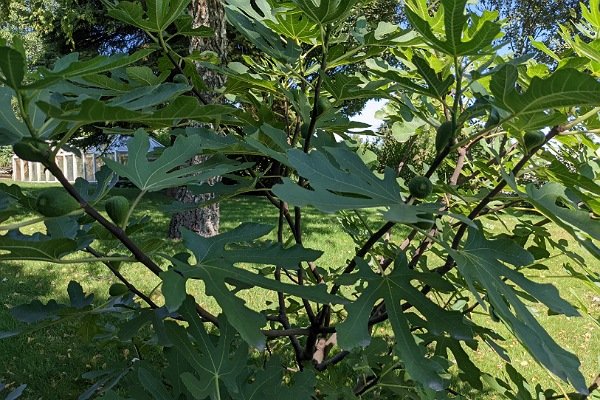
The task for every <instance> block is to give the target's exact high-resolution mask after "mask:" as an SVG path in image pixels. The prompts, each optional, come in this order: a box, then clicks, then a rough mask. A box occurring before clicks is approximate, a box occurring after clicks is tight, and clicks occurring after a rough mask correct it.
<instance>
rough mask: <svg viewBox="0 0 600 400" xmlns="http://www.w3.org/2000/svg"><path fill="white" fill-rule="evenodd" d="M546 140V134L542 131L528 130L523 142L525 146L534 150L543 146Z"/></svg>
mask: <svg viewBox="0 0 600 400" xmlns="http://www.w3.org/2000/svg"><path fill="white" fill-rule="evenodd" d="M545 140H546V135H544V132H541V131H533V132H526V133H525V135H523V143H525V148H526V149H527V150H532V149H535V148H536V147H538V146H541V145H542V144H544V141H545Z"/></svg>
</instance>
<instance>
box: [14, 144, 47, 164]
mask: <svg viewBox="0 0 600 400" xmlns="http://www.w3.org/2000/svg"><path fill="white" fill-rule="evenodd" d="M13 151H14V152H15V155H16V156H17V157H19V158H20V159H21V160H25V161H33V162H41V163H45V162H47V161H48V160H50V155H51V150H50V146H49V145H48V144H47V143H46V142H43V141H41V140H37V139H33V138H25V139H23V140H21V141H20V142H19V143H15V144H14V145H13Z"/></svg>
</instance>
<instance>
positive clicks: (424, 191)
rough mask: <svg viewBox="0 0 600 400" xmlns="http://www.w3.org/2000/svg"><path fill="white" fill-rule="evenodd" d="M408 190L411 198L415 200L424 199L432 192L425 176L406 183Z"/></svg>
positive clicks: (431, 186) (431, 185)
mask: <svg viewBox="0 0 600 400" xmlns="http://www.w3.org/2000/svg"><path fill="white" fill-rule="evenodd" d="M408 190H409V191H410V194H411V196H413V197H416V198H417V199H424V198H425V197H427V196H429V195H430V194H431V192H432V191H433V184H432V183H431V181H430V180H429V178H427V177H425V176H415V177H414V178H412V179H411V180H410V181H408Z"/></svg>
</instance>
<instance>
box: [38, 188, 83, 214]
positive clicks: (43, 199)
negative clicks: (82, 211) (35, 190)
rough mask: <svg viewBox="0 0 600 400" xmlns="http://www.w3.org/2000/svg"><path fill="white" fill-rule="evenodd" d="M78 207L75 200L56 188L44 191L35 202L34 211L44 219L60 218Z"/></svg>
mask: <svg viewBox="0 0 600 400" xmlns="http://www.w3.org/2000/svg"><path fill="white" fill-rule="evenodd" d="M80 207H81V206H80V205H79V202H78V201H77V200H75V199H74V198H73V197H71V196H70V195H69V193H67V192H66V191H65V190H64V189H62V188H58V187H54V188H49V189H46V190H44V191H43V192H42V193H40V195H39V196H38V197H37V200H36V202H35V209H36V210H37V211H38V212H39V213H40V214H42V215H43V216H45V217H60V216H62V215H65V214H68V213H70V212H72V211H75V210H77V209H78V208H80Z"/></svg>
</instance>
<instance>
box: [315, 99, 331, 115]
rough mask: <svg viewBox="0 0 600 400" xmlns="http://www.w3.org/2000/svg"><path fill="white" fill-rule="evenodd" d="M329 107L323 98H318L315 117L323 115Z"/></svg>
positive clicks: (327, 101) (329, 104)
mask: <svg viewBox="0 0 600 400" xmlns="http://www.w3.org/2000/svg"><path fill="white" fill-rule="evenodd" d="M330 107H331V103H329V100H327V99H326V98H325V97H319V101H318V102H317V115H321V114H323V113H324V112H325V111H327V110H328V109H329V108H330Z"/></svg>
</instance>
